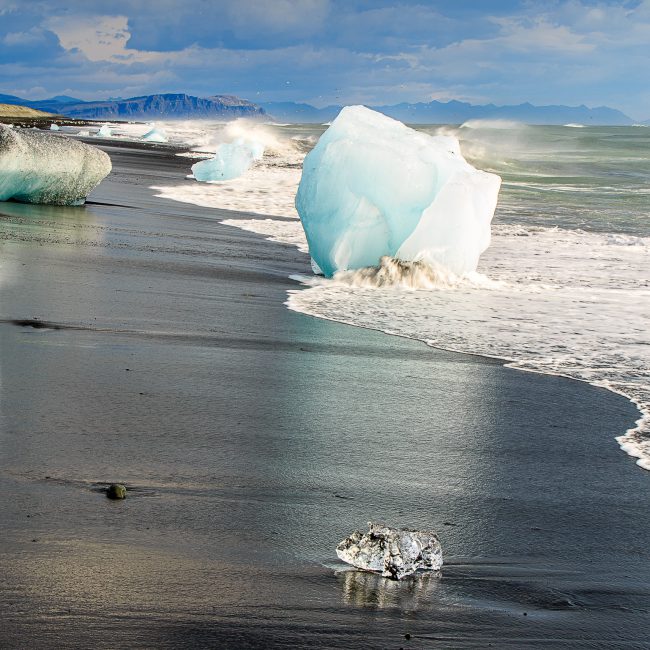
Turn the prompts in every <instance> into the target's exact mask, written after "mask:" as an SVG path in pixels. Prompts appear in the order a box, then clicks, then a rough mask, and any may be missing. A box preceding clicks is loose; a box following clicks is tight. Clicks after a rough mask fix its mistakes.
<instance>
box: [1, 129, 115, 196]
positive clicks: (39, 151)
mask: <svg viewBox="0 0 650 650" xmlns="http://www.w3.org/2000/svg"><path fill="white" fill-rule="evenodd" d="M110 171H111V159H110V158H109V157H108V155H107V154H105V153H104V152H103V151H101V150H100V149H97V148H96V147H91V146H90V145H87V144H84V143H83V142H79V141H77V140H70V139H68V138H59V137H56V136H52V135H50V134H49V133H46V132H43V131H32V130H31V129H30V130H22V131H19V132H18V131H12V130H11V129H7V128H6V127H4V126H2V125H0V201H7V200H8V199H14V200H15V201H21V202H22V203H49V204H52V205H78V204H81V203H83V202H84V200H85V198H86V196H87V195H88V194H89V193H90V191H91V190H93V189H94V188H95V187H96V186H97V185H98V184H99V183H100V181H101V180H102V179H103V178H104V177H105V176H106V175H107V174H108V173H109V172H110Z"/></svg>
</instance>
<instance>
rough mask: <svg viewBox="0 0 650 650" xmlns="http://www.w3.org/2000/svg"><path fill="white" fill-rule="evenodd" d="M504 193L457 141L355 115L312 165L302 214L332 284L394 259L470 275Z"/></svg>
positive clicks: (305, 177)
mask: <svg viewBox="0 0 650 650" xmlns="http://www.w3.org/2000/svg"><path fill="white" fill-rule="evenodd" d="M500 185H501V179H500V178H499V176H497V175H495V174H490V173H487V172H483V171H480V170H477V169H475V168H474V167H472V166H471V165H470V164H469V163H468V162H467V161H466V160H465V159H464V158H463V157H462V155H461V153H460V145H459V143H458V140H457V139H456V138H454V137H452V136H431V135H428V134H426V133H422V132H419V131H415V130H413V129H410V128H408V127H407V126H405V125H404V124H402V123H401V122H398V121H396V120H393V119H391V118H389V117H386V116H385V115H382V114H381V113H377V112H375V111H372V110H370V109H369V108H365V107H364V106H348V107H346V108H344V109H343V110H342V111H341V112H340V113H339V115H338V117H337V118H336V119H335V120H334V121H333V122H332V124H331V126H330V127H329V128H328V129H327V131H325V133H324V134H323V135H322V136H321V138H320V140H319V141H318V144H317V145H316V147H314V149H313V150H312V151H311V152H310V153H309V154H308V155H307V156H306V158H305V161H304V163H303V170H302V178H301V180H300V185H299V187H298V193H297V195H296V208H297V210H298V214H299V215H300V219H301V221H302V225H303V227H304V229H305V234H306V235H307V241H308V243H309V252H310V254H311V256H312V259H313V261H314V262H315V263H316V264H317V266H318V267H319V268H320V270H321V271H322V272H323V273H324V274H325V275H326V276H328V277H331V276H332V275H334V273H336V272H337V271H343V270H352V269H359V268H364V267H368V266H377V265H378V264H379V262H380V259H381V258H382V257H384V256H390V257H395V258H397V259H398V260H402V261H417V262H423V263H425V264H428V265H431V266H433V267H443V268H444V269H445V270H446V271H451V272H452V273H454V274H456V275H458V276H462V275H465V274H467V273H470V272H472V271H475V270H476V267H477V264H478V259H479V256H480V255H481V253H482V252H483V251H484V250H485V249H486V248H487V247H488V246H489V244H490V222H491V221H492V217H493V215H494V210H495V208H496V203H497V197H498V194H499V188H500Z"/></svg>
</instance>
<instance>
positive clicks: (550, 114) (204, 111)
mask: <svg viewBox="0 0 650 650" xmlns="http://www.w3.org/2000/svg"><path fill="white" fill-rule="evenodd" d="M0 103H4V104H12V105H21V106H28V107H29V108H34V109H36V110H40V111H47V112H49V113H56V114H58V115H64V116H66V117H73V118H77V119H91V120H111V119H113V120H115V119H118V120H119V119H122V120H140V119H147V120H150V119H174V118H217V119H234V118H238V117H249V118H256V119H267V120H268V119H272V120H277V121H279V122H312V123H323V122H330V121H331V120H333V119H334V118H335V117H336V116H337V115H338V113H339V111H340V110H341V108H342V107H341V106H326V107H325V108H316V107H314V106H311V105H310V104H300V103H295V102H267V103H261V104H254V103H252V102H249V101H247V100H245V99H240V98H239V97H235V96H234V95H212V96H210V97H194V96H192V95H185V94H180V93H164V94H157V95H145V96H142V97H131V98H130V99H122V98H117V99H109V100H106V101H82V100H80V99H76V98H74V97H68V96H67V95H57V96H56V97H52V98H50V99H43V100H38V101H32V100H28V99H21V98H20V97H15V96H13V95H2V94H0ZM371 108H374V109H375V110H377V111H380V112H381V113H385V114H386V115H389V116H390V117H394V118H396V119H398V120H401V121H402V122H408V123H411V124H462V123H463V122H467V121H468V120H481V119H483V120H485V119H488V120H513V121H517V122H524V123H526V124H568V123H575V124H586V125H596V124H598V125H629V124H634V123H635V122H634V120H632V119H630V118H629V117H628V116H627V115H625V114H624V113H622V112H621V111H618V110H616V109H613V108H608V107H607V106H599V107H597V108H588V107H587V106H533V105H532V104H529V103H525V104H518V105H515V106H496V105H495V104H486V105H475V104H468V103H467V102H459V101H456V100H452V101H449V102H439V101H432V102H428V103H417V104H406V103H403V104H392V105H387V106H371ZM641 124H648V125H650V120H647V121H646V122H641Z"/></svg>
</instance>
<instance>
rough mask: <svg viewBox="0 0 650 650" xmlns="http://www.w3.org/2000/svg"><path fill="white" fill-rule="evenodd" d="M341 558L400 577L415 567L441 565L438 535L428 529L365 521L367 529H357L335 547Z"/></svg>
mask: <svg viewBox="0 0 650 650" xmlns="http://www.w3.org/2000/svg"><path fill="white" fill-rule="evenodd" d="M336 554H337V555H338V556H339V558H340V559H341V560H343V561H344V562H347V563H348V564H351V565H352V566H355V567H357V568H358V569H363V570H365V571H374V572H377V573H381V575H382V576H384V577H386V578H392V579H393V580H400V579H401V578H404V577H405V576H408V575H411V574H412V573H415V572H416V571H417V570H418V569H427V570H429V571H437V570H438V569H440V567H441V566H442V548H441V546H440V540H439V539H438V536H437V535H436V534H435V533H433V532H430V531H418V530H410V529H408V528H389V527H388V526H384V525H382V524H373V523H372V522H368V532H367V533H362V532H361V531H359V530H357V531H355V532H354V533H352V535H350V536H349V537H346V538H345V539H344V540H343V541H342V542H341V543H340V544H339V545H338V546H337V547H336Z"/></svg>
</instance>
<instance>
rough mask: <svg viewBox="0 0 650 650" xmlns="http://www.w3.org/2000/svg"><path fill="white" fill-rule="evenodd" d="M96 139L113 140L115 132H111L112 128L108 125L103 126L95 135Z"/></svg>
mask: <svg viewBox="0 0 650 650" xmlns="http://www.w3.org/2000/svg"><path fill="white" fill-rule="evenodd" d="M95 137H97V138H112V137H113V132H112V131H111V127H110V126H109V125H108V124H103V125H102V127H101V129H99V131H97V133H95Z"/></svg>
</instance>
